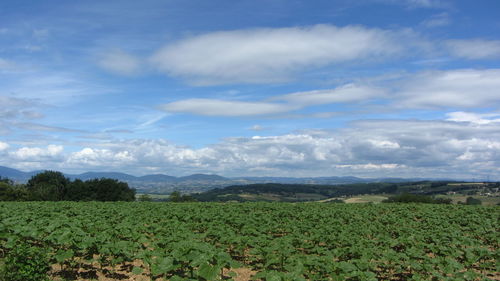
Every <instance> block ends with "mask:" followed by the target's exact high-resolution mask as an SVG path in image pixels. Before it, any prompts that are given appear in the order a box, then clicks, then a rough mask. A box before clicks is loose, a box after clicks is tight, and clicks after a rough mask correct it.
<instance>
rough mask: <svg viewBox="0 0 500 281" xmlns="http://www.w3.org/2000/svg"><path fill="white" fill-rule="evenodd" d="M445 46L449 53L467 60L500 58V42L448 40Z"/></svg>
mask: <svg viewBox="0 0 500 281" xmlns="http://www.w3.org/2000/svg"><path fill="white" fill-rule="evenodd" d="M445 46H446V47H447V48H448V50H449V52H450V53H451V54H452V55H454V56H457V57H460V58H465V59H494V58H500V40H483V39H469V40H448V41H446V42H445Z"/></svg>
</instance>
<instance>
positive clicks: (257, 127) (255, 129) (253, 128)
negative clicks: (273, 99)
mask: <svg viewBox="0 0 500 281" xmlns="http://www.w3.org/2000/svg"><path fill="white" fill-rule="evenodd" d="M250 130H252V131H262V130H264V128H263V127H262V126H261V125H253V126H252V127H250Z"/></svg>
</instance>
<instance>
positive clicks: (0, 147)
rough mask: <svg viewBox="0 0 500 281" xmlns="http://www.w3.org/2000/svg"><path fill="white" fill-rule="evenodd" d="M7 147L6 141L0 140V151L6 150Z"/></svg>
mask: <svg viewBox="0 0 500 281" xmlns="http://www.w3.org/2000/svg"><path fill="white" fill-rule="evenodd" d="M7 148H9V144H8V143H6V142H1V141H0V151H4V150H7Z"/></svg>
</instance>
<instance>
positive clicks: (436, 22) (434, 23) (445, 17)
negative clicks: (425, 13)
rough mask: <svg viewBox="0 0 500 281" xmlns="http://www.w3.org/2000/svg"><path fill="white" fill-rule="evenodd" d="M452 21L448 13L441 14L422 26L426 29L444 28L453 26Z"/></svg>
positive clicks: (426, 21)
mask: <svg viewBox="0 0 500 281" xmlns="http://www.w3.org/2000/svg"><path fill="white" fill-rule="evenodd" d="M451 22H452V20H451V17H450V15H449V14H448V13H440V14H436V15H433V16H431V17H430V18H428V19H426V20H424V21H422V22H421V23H420V24H421V25H423V26H425V27H443V26H447V25H449V24H451Z"/></svg>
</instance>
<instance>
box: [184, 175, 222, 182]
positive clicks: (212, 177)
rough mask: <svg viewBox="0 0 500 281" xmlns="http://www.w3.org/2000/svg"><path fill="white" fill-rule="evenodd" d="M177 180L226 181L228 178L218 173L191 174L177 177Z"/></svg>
mask: <svg viewBox="0 0 500 281" xmlns="http://www.w3.org/2000/svg"><path fill="white" fill-rule="evenodd" d="M178 180H179V181H206V180H208V181H227V180H230V179H228V178H225V177H221V176H219V175H206V174H193V175H190V176H186V177H180V178H178Z"/></svg>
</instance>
